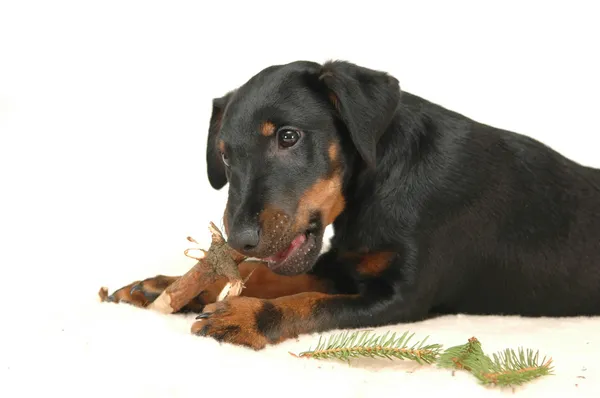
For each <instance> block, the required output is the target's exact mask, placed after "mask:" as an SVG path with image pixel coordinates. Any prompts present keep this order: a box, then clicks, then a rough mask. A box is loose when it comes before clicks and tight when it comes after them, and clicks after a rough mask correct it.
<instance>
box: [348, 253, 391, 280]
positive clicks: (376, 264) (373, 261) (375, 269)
mask: <svg viewBox="0 0 600 398" xmlns="http://www.w3.org/2000/svg"><path fill="white" fill-rule="evenodd" d="M393 256H394V253H391V252H380V253H373V254H366V255H364V256H362V258H361V260H360V263H359V264H358V267H357V270H358V272H360V273H361V274H368V275H377V274H379V273H381V272H382V271H384V270H385V269H386V268H387V267H389V265H390V262H391V260H392V257H393Z"/></svg>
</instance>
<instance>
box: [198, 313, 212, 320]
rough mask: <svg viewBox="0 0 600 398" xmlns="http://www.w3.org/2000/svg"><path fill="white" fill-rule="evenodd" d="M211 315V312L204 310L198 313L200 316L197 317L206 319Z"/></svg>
mask: <svg viewBox="0 0 600 398" xmlns="http://www.w3.org/2000/svg"><path fill="white" fill-rule="evenodd" d="M210 315H211V314H210V312H203V313H202V314H200V315H198V316H197V317H196V319H206V318H208V317H209V316H210Z"/></svg>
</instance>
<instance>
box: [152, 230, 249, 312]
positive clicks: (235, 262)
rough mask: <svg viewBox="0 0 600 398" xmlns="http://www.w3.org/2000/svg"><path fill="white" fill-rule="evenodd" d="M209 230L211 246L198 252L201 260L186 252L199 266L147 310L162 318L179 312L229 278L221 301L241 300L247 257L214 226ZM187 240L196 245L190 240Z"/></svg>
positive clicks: (169, 288) (160, 296) (168, 289)
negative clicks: (242, 264)
mask: <svg viewBox="0 0 600 398" xmlns="http://www.w3.org/2000/svg"><path fill="white" fill-rule="evenodd" d="M209 230H210V232H211V234H212V243H211V245H210V248H209V249H208V251H205V250H202V249H197V251H198V252H199V254H198V256H192V255H190V254H189V251H190V250H191V249H188V250H186V251H185V254H186V256H188V257H191V258H194V259H196V260H198V262H197V263H196V264H195V265H194V266H193V267H192V268H191V269H190V270H189V271H188V272H186V273H185V274H184V275H182V276H181V277H180V278H179V279H177V280H176V281H175V282H173V283H172V284H171V285H169V286H168V287H167V288H166V289H165V290H164V291H163V292H162V293H161V294H160V295H159V296H158V297H157V298H156V300H154V302H152V303H151V304H150V305H149V306H148V308H149V309H152V310H155V311H158V312H161V313H163V314H171V313H174V312H177V311H179V310H180V309H181V308H183V306H185V305H186V304H187V303H189V302H190V301H191V300H192V299H193V298H194V297H196V296H197V295H198V294H200V292H202V291H203V290H205V289H206V288H207V287H208V286H209V285H210V284H212V283H214V282H216V281H217V280H218V279H219V278H220V277H226V278H227V279H228V280H229V283H227V284H226V285H225V288H224V289H223V291H222V292H221V294H220V295H219V299H218V300H221V299H223V298H225V297H228V296H238V295H239V294H240V293H241V292H242V289H243V284H244V281H243V280H242V278H241V276H240V272H239V268H238V266H239V264H240V263H241V262H242V261H244V260H245V259H246V258H247V257H246V256H244V255H242V254H240V253H238V252H237V251H235V250H234V249H232V248H231V247H230V246H229V245H228V244H227V242H226V241H225V238H224V237H223V234H222V233H221V231H219V229H218V228H217V227H216V226H215V224H214V223H212V222H211V223H210V225H209ZM188 240H189V241H191V242H194V243H197V242H196V241H195V240H193V239H192V238H190V237H188Z"/></svg>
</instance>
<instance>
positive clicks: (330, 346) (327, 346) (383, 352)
mask: <svg viewBox="0 0 600 398" xmlns="http://www.w3.org/2000/svg"><path fill="white" fill-rule="evenodd" d="M413 336H414V334H411V335H410V336H409V335H408V332H405V333H404V334H402V335H401V336H399V337H396V333H392V334H391V335H390V333H389V332H386V333H385V334H383V335H380V336H377V335H375V334H373V333H371V332H370V331H368V330H367V331H363V332H352V333H350V332H343V333H340V334H337V335H331V336H330V337H329V339H328V340H325V339H323V338H321V337H320V338H319V343H318V344H317V347H316V348H315V349H314V350H309V351H304V352H302V353H300V354H299V355H298V356H299V357H308V358H316V359H339V360H344V361H348V360H350V358H357V357H368V358H387V359H390V360H392V359H394V358H396V359H401V360H404V359H409V360H413V361H416V362H417V363H419V364H423V363H427V364H431V363H433V362H434V361H435V359H436V357H437V356H438V354H439V350H440V348H441V346H440V345H439V344H430V345H425V341H426V340H427V338H426V339H424V340H423V341H421V342H416V343H414V344H413V345H409V342H410V341H411V339H412V338H413Z"/></svg>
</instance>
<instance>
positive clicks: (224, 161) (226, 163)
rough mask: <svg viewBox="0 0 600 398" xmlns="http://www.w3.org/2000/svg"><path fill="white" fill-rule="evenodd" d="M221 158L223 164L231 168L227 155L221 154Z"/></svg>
mask: <svg viewBox="0 0 600 398" xmlns="http://www.w3.org/2000/svg"><path fill="white" fill-rule="evenodd" d="M221 158H223V163H225V166H227V167H229V158H228V157H227V154H225V153H223V152H221Z"/></svg>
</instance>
